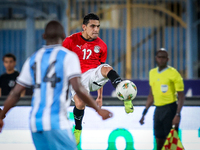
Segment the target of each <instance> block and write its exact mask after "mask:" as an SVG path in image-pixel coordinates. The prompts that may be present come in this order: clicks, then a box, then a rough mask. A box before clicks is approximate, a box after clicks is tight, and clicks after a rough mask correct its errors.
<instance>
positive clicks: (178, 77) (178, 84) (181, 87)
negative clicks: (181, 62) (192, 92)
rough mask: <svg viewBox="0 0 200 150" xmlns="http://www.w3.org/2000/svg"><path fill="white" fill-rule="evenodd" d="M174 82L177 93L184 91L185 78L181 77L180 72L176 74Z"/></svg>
mask: <svg viewBox="0 0 200 150" xmlns="http://www.w3.org/2000/svg"><path fill="white" fill-rule="evenodd" d="M173 82H174V86H175V90H176V91H184V83H183V78H182V77H181V75H180V73H179V72H178V71H175V72H174V76H173Z"/></svg>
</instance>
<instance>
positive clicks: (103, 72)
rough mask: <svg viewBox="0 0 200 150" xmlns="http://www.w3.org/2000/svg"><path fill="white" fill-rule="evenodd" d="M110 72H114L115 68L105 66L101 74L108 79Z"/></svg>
mask: <svg viewBox="0 0 200 150" xmlns="http://www.w3.org/2000/svg"><path fill="white" fill-rule="evenodd" d="M110 70H113V68H112V67H111V66H109V65H108V66H103V67H102V68H101V74H102V75H103V76H104V77H106V78H107V74H108V72H109V71H110Z"/></svg>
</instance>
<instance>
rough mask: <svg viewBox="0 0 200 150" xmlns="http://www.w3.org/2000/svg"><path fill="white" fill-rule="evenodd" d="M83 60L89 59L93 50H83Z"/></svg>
mask: <svg viewBox="0 0 200 150" xmlns="http://www.w3.org/2000/svg"><path fill="white" fill-rule="evenodd" d="M82 51H83V60H85V59H89V57H90V55H91V54H92V50H91V49H87V50H86V49H83V50H82Z"/></svg>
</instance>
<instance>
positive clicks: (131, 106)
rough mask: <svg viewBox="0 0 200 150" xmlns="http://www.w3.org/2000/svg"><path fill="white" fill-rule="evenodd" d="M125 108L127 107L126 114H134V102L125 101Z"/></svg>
mask: <svg viewBox="0 0 200 150" xmlns="http://www.w3.org/2000/svg"><path fill="white" fill-rule="evenodd" d="M124 107H125V112H126V113H127V114H128V113H132V112H133V111H134V108H133V104H132V101H131V100H129V101H124Z"/></svg>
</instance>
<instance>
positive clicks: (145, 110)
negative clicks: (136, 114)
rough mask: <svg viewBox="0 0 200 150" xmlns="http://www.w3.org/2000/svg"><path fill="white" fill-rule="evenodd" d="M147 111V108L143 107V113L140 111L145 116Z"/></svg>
mask: <svg viewBox="0 0 200 150" xmlns="http://www.w3.org/2000/svg"><path fill="white" fill-rule="evenodd" d="M147 111H148V109H146V108H145V109H144V110H143V113H142V115H143V116H145V115H146V113H147Z"/></svg>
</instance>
